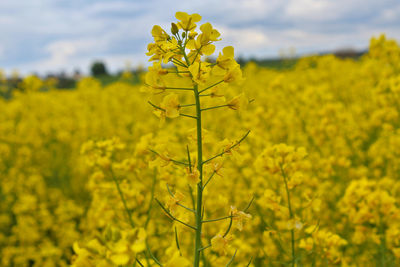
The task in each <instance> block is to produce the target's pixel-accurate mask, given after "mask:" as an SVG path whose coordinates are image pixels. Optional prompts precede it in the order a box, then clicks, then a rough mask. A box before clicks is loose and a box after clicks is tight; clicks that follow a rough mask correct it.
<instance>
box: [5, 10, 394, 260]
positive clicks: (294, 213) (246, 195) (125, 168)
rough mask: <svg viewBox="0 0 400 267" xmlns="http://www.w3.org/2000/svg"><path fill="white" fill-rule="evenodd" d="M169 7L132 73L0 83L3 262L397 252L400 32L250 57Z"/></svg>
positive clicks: (342, 256) (375, 256)
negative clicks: (109, 79) (140, 70)
mask: <svg viewBox="0 0 400 267" xmlns="http://www.w3.org/2000/svg"><path fill="white" fill-rule="evenodd" d="M176 19H177V21H176V22H175V23H172V24H171V31H170V32H167V31H165V30H164V29H162V28H161V27H159V26H154V27H153V29H152V32H151V34H152V36H153V37H154V41H153V42H152V43H151V44H149V46H148V56H149V57H150V60H151V61H152V62H153V63H152V65H151V66H150V68H149V70H148V71H147V72H146V73H145V74H143V76H142V77H141V80H142V82H141V83H140V84H131V83H128V82H127V81H126V80H121V81H117V82H115V83H112V84H110V85H107V86H103V85H102V84H101V83H100V82H99V81H98V80H96V79H94V78H83V79H82V80H81V81H80V82H79V83H78V85H77V87H76V88H75V89H74V90H52V89H51V85H50V84H47V83H46V81H41V80H40V79H39V78H38V77H34V76H29V77H26V78H25V79H24V80H23V81H22V82H21V83H19V84H18V85H17V88H15V90H13V91H12V93H11V94H10V98H9V99H0V106H1V110H2V112H1V113H0V121H1V123H0V265H1V266H46V267H51V266H71V265H72V266H79V267H86V266H133V265H135V264H136V266H146V267H149V266H158V265H161V266H168V267H176V266H178V267H179V266H182V267H185V266H193V265H195V266H203V267H205V266H227V265H228V266H229V265H230V266H254V267H259V266H287V265H289V266H354V267H355V266H399V265H400V216H399V214H400V210H399V209H400V182H399V179H400V176H399V174H400V167H399V166H400V160H399V158H400V157H399V156H400V154H399V151H400V123H399V118H400V106H399V99H400V65H399V63H398V62H400V46H399V45H398V43H396V42H395V41H393V40H388V39H386V37H385V36H380V37H378V38H373V39H372V40H371V44H370V49H369V52H368V53H366V54H365V55H363V56H362V57H361V58H359V59H357V60H352V59H339V58H336V57H334V56H332V55H325V56H310V57H305V58H302V59H299V60H298V62H297V63H296V65H295V66H294V67H292V68H290V69H285V70H273V69H268V68H262V67H259V66H257V65H255V64H253V63H249V64H248V65H247V66H244V67H242V68H241V67H240V66H239V65H238V64H237V62H236V61H235V60H234V49H233V48H232V47H230V46H228V47H225V48H223V49H222V51H221V52H216V46H215V42H218V41H219V40H220V38H221V36H222V35H221V34H220V33H219V32H218V31H217V30H216V29H214V27H213V26H212V25H211V24H210V23H201V17H200V16H199V15H197V14H187V13H184V12H178V13H177V14H176ZM212 55H215V56H214V59H213V58H212ZM3 76H4V75H2V74H0V87H1V88H3V87H4V88H5V87H7V86H8V85H7V86H4V84H5V83H6V81H5V79H4V77H3ZM243 77H244V78H245V79H244V78H243ZM7 88H8V87H7ZM49 89H50V90H49ZM143 91H144V92H147V93H148V94H143ZM146 97H147V100H148V103H146V101H145V100H144V99H145V98H146ZM249 99H251V101H250V100H249ZM237 111H239V112H237ZM152 112H153V113H154V114H155V115H156V116H154V117H153V118H151V117H149V115H151V114H152ZM157 117H158V118H157ZM160 121H161V124H160ZM160 126H161V127H160ZM248 130H251V132H250V133H249V132H248ZM196 264H198V265H196Z"/></svg>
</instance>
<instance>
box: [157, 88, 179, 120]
mask: <svg viewBox="0 0 400 267" xmlns="http://www.w3.org/2000/svg"><path fill="white" fill-rule="evenodd" d="M160 106H161V108H163V109H164V112H165V116H166V117H167V118H176V117H179V109H180V106H179V100H178V95H177V94H169V95H166V96H165V97H164V99H163V101H162V102H161V105H160Z"/></svg>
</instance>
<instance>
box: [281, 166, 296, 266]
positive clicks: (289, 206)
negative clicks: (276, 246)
mask: <svg viewBox="0 0 400 267" xmlns="http://www.w3.org/2000/svg"><path fill="white" fill-rule="evenodd" d="M280 169H281V172H282V177H283V181H284V182H285V189H286V194H287V200H288V208H289V216H290V220H291V221H292V220H293V217H294V216H293V210H292V204H291V201H290V191H289V187H288V184H287V177H286V173H285V171H284V170H283V166H282V165H280ZM290 235H291V243H292V267H294V266H295V264H296V251H295V244H294V228H292V229H291V230H290Z"/></svg>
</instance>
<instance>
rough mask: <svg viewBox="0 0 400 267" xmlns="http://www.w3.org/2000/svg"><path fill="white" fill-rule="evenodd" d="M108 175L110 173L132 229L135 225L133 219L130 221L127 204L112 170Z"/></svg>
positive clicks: (130, 216)
mask: <svg viewBox="0 0 400 267" xmlns="http://www.w3.org/2000/svg"><path fill="white" fill-rule="evenodd" d="M110 173H111V177H112V178H113V180H114V183H115V185H116V187H117V190H118V194H119V196H120V197H121V200H122V203H123V204H124V208H125V211H126V213H127V214H128V219H129V223H130V224H131V226H132V228H134V227H135V223H134V222H133V219H132V213H131V212H130V210H129V209H128V204H127V203H126V199H125V196H124V193H123V192H122V190H121V187H120V185H119V182H118V179H117V177H115V175H114V172H113V170H112V169H110Z"/></svg>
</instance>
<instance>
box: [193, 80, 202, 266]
mask: <svg viewBox="0 0 400 267" xmlns="http://www.w3.org/2000/svg"><path fill="white" fill-rule="evenodd" d="M194 97H195V99H196V117H197V169H198V170H199V173H200V181H199V183H198V184H197V201H196V202H197V203H196V237H195V249H194V264H193V266H194V267H199V265H200V254H201V251H200V250H199V249H200V248H201V228H202V224H203V222H202V221H203V219H202V203H203V141H202V139H203V138H202V125H201V108H200V97H199V91H198V87H197V85H196V86H195V87H194Z"/></svg>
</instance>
